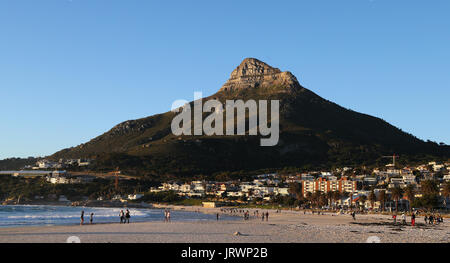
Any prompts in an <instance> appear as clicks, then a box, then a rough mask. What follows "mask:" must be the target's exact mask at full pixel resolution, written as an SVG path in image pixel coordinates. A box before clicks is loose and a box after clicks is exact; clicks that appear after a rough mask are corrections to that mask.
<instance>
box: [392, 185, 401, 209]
mask: <svg viewBox="0 0 450 263" xmlns="http://www.w3.org/2000/svg"><path fill="white" fill-rule="evenodd" d="M402 196H403V190H402V189H401V188H400V187H398V186H396V187H394V188H392V198H393V199H394V200H395V211H398V201H399V200H400V198H402Z"/></svg>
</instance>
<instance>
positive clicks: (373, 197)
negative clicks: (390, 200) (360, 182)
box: [368, 189, 377, 210]
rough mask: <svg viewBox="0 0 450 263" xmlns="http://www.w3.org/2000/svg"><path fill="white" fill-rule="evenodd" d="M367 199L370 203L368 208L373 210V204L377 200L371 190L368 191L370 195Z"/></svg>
mask: <svg viewBox="0 0 450 263" xmlns="http://www.w3.org/2000/svg"><path fill="white" fill-rule="evenodd" d="M368 198H369V201H370V206H371V207H372V210H373V206H374V203H375V201H376V200H377V195H376V194H375V192H374V190H373V189H372V191H370V194H369V197H368Z"/></svg>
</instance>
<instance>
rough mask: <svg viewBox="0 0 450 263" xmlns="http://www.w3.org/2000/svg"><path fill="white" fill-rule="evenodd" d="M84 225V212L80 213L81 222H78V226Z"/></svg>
mask: <svg viewBox="0 0 450 263" xmlns="http://www.w3.org/2000/svg"><path fill="white" fill-rule="evenodd" d="M83 223H84V210H83V211H81V222H80V226H81V225H83Z"/></svg>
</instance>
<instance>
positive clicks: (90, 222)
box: [80, 210, 94, 225]
mask: <svg viewBox="0 0 450 263" xmlns="http://www.w3.org/2000/svg"><path fill="white" fill-rule="evenodd" d="M93 222H94V213H91V215H90V217H89V224H92V223H93ZM83 224H84V210H83V211H81V221H80V225H83Z"/></svg>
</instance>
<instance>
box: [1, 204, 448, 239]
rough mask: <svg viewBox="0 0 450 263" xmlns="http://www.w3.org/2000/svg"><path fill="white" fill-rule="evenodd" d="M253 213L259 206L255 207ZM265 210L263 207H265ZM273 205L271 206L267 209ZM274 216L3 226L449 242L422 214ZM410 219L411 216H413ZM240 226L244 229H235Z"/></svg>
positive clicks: (55, 232)
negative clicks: (400, 217)
mask: <svg viewBox="0 0 450 263" xmlns="http://www.w3.org/2000/svg"><path fill="white" fill-rule="evenodd" d="M170 208H172V209H177V210H186V211H197V210H199V211H200V212H204V213H217V212H220V209H218V208H200V207H179V206H170ZM249 211H250V215H251V216H253V209H249ZM259 211H261V210H259ZM264 211H267V210H264ZM269 213H270V216H269V220H268V221H262V220H261V219H260V218H251V219H250V220H246V221H244V220H243V219H242V220H241V219H239V220H235V221H233V220H229V221H222V220H219V221H197V222H170V223H165V222H142V223H131V224H118V223H117V224H93V225H83V226H79V225H70V226H42V227H15V228H2V229H0V242H2V243H11V242H12V243H13V242H18V243H22V242H25V243H35V242H39V243H48V242H50V243H64V242H66V241H67V238H68V237H70V236H77V237H79V239H80V240H81V242H82V243H91V242H94V243H119V242H127V243H128V242H133V243H134V242H145V243H222V242H224V243H234V242H245V243H284V242H287V243H312V242H313V243H315V242H318V243H323V242H331V243H363V242H366V241H367V239H368V238H369V237H371V236H376V237H378V238H379V239H380V241H381V242H382V243H392V242H394V243H422V242H426V243H448V242H449V237H450V227H449V223H448V222H444V223H441V224H440V225H437V226H428V225H425V224H424V223H423V218H418V220H417V222H418V224H417V226H416V227H414V228H413V227H411V226H410V225H406V226H402V225H400V224H397V225H393V222H392V219H391V218H390V216H386V215H357V218H356V220H353V219H352V218H351V216H350V215H336V214H331V213H329V214H325V215H317V214H315V215H312V214H311V213H307V214H306V215H305V214H303V212H299V211H282V212H281V213H276V212H275V211H271V210H269ZM408 220H409V218H408ZM236 232H239V233H240V235H235V234H234V233H236Z"/></svg>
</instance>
